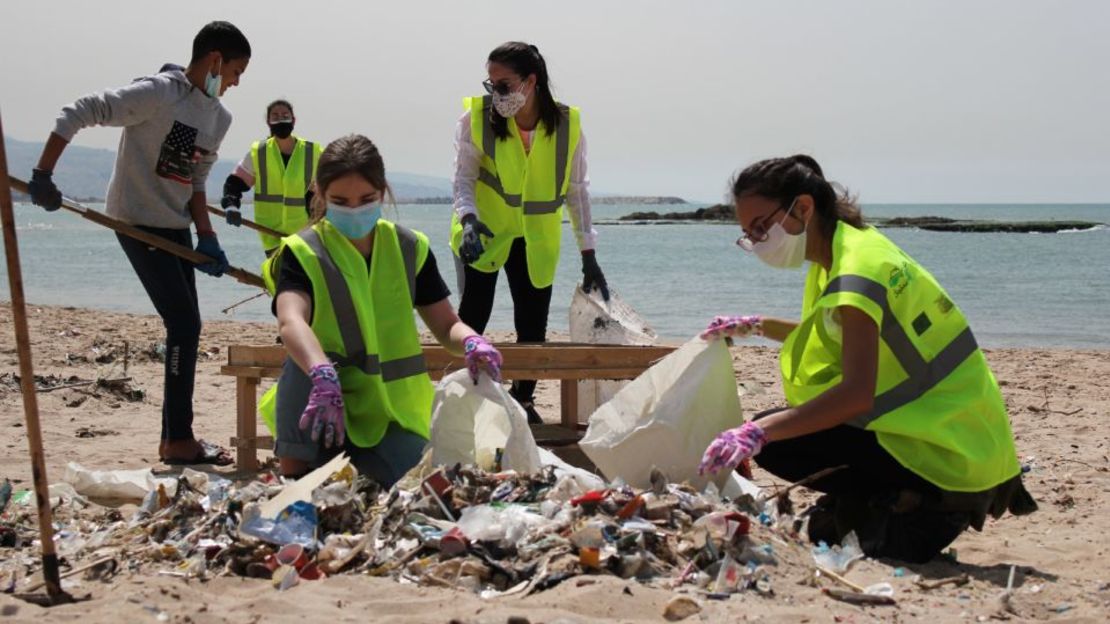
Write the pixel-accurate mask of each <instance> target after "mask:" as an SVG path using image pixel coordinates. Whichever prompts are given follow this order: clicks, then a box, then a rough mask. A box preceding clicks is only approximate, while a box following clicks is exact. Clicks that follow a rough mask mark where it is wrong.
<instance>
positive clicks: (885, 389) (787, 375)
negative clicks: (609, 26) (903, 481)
mask: <svg viewBox="0 0 1110 624" xmlns="http://www.w3.org/2000/svg"><path fill="white" fill-rule="evenodd" d="M832 257H833V263H832V267H831V268H830V270H829V271H828V272H826V271H825V269H824V268H823V267H821V266H820V265H818V264H812V265H811V266H810V269H809V274H808V276H807V278H806V286H805V296H804V300H803V303H802V321H801V323H800V324H799V325H798V327H797V328H796V329H794V331H792V332H791V333H790V335H789V336H788V337H787V339H786V341H785V342H784V343H783V347H782V352H781V354H780V358H779V359H780V367H781V372H782V382H783V390H784V392H785V394H786V398H787V401H788V402H789V403H790V404H791V405H800V404H802V403H806V402H807V401H810V400H812V399H813V398H815V397H816V396H818V395H820V394H821V393H823V392H825V391H826V390H828V389H830V388H832V387H833V386H835V385H837V384H839V383H840V381H841V379H842V374H843V362H842V360H841V344H842V335H841V333H840V331H839V324H838V322H837V321H836V320H835V319H834V318H833V317H832V316H833V312H834V310H835V309H836V308H837V307H839V306H851V307H853V308H858V309H860V310H862V311H863V312H864V313H866V314H867V315H868V316H870V317H871V318H872V319H873V320H874V321H875V323H876V324H877V325H878V326H879V331H880V337H881V341H880V347H879V371H878V376H877V379H876V386H875V403H874V407H873V408H872V410H871V411H870V412H869V413H867V414H864V415H863V416H860V417H859V418H857V419H855V420H854V421H852V422H851V423H850V424H852V425H854V426H857V427H860V428H865V429H868V430H870V431H874V432H875V433H876V435H877V437H878V441H879V444H881V445H882V447H883V448H884V449H886V450H887V451H888V452H889V453H890V454H891V455H892V456H893V457H894V458H895V459H897V460H898V462H899V463H901V464H902V465H903V466H905V467H906V468H908V469H909V470H911V471H913V472H914V473H916V474H917V475H919V476H921V477H922V478H923V479H925V480H927V481H929V482H930V483H934V484H936V485H937V486H939V487H940V488H942V489H944V490H948V491H954V492H982V491H984V490H987V489H989V488H992V487H994V486H996V485H999V484H1000V483H1002V482H1004V481H1007V480H1009V479H1011V478H1013V477H1014V476H1016V475H1017V474H1018V473H1019V472H1020V470H1021V469H1020V465H1019V463H1018V459H1017V452H1016V450H1015V449H1014V437H1013V433H1012V432H1011V431H1010V420H1009V417H1008V416H1007V414H1006V405H1005V403H1004V402H1003V400H1002V393H1001V392H1000V391H999V389H998V383H997V382H996V381H995V378H994V375H993V374H992V373H991V370H990V367H989V366H988V365H987V360H986V357H985V356H984V355H983V352H982V351H981V350H980V349H979V346H978V344H976V342H975V337H974V336H973V335H972V333H971V328H970V327H968V324H967V319H966V318H965V317H964V315H963V313H962V312H961V311H960V309H959V308H958V307H956V304H955V303H953V302H952V300H951V299H950V298H949V297H948V294H947V293H945V291H944V289H943V288H941V287H940V285H939V284H938V283H937V281H936V279H934V278H933V276H932V275H931V274H930V273H929V272H928V271H926V270H925V268H924V267H922V266H921V265H919V264H918V263H917V262H915V261H914V260H913V258H911V257H910V256H909V255H907V254H906V253H905V252H903V251H902V250H901V249H899V248H898V246H896V245H895V244H894V243H892V242H891V241H890V239H888V238H887V237H885V236H883V235H882V234H880V233H879V232H878V230H876V229H875V228H872V227H868V228H864V229H857V228H855V227H852V226H851V225H848V224H846V223H843V222H840V223H838V224H837V228H836V234H835V235H834V237H833V243H832Z"/></svg>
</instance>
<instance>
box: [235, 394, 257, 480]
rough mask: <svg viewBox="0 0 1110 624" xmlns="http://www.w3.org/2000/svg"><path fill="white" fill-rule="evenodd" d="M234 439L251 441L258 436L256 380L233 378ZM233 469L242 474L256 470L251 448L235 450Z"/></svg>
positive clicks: (255, 460)
mask: <svg viewBox="0 0 1110 624" xmlns="http://www.w3.org/2000/svg"><path fill="white" fill-rule="evenodd" d="M235 419H236V423H235V437H236V438H238V439H240V440H244V439H245V440H253V439H254V438H255V437H257V435H258V380H257V379H254V378H251V377H236V378H235ZM235 467H236V468H238V469H239V470H241V471H243V472H254V471H256V470H258V453H257V451H256V450H255V449H253V448H242V447H239V448H237V449H235Z"/></svg>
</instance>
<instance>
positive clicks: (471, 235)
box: [459, 214, 493, 264]
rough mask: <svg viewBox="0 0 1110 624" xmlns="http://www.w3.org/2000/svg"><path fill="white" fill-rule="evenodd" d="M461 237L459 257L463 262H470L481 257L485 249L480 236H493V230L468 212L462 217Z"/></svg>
mask: <svg viewBox="0 0 1110 624" xmlns="http://www.w3.org/2000/svg"><path fill="white" fill-rule="evenodd" d="M462 226H463V239H462V244H461V245H459V259H460V260H462V261H463V264H471V263H473V262H475V261H476V260H478V258H479V257H481V255H482V253H483V252H484V251H485V247H483V246H482V238H481V237H482V236H485V237H486V238H493V232H491V231H490V229H489V228H488V227H486V224H485V223H482V222H481V221H479V220H478V216H477V215H473V214H468V215H466V216H465V217H463V218H462Z"/></svg>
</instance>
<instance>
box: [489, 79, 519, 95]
mask: <svg viewBox="0 0 1110 624" xmlns="http://www.w3.org/2000/svg"><path fill="white" fill-rule="evenodd" d="M482 87H483V88H485V90H486V93H489V94H490V95H493V94H494V93H496V94H497V95H508V94H509V93H511V92H512V91H514V90H515V89H514V87H513V85H511V84H509V81H507V80H499V81H498V82H497V83H494V82H493V81H492V80H483V81H482Z"/></svg>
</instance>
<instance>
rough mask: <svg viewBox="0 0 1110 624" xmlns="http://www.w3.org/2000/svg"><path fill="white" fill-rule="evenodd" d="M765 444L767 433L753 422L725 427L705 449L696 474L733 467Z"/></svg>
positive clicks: (754, 453)
mask: <svg viewBox="0 0 1110 624" xmlns="http://www.w3.org/2000/svg"><path fill="white" fill-rule="evenodd" d="M764 444H767V434H766V433H764V432H763V428H762V427H760V426H759V425H757V424H755V423H754V422H751V421H749V422H746V423H744V424H743V425H740V426H739V427H737V428H735V429H726V430H725V431H722V432H721V433H719V434H717V437H716V438H715V439H714V440H713V441H712V442H710V443H709V447H708V448H706V449H705V455H702V457H701V464H700V465H699V466H698V474H705V473H707V472H717V471H719V470H721V469H722V468H728V469H729V470H732V469H733V468H735V467H737V466H739V465H740V462H742V461H744V460H745V459H748V458H749V457H754V456H755V455H758V454H759V451H760V450H761V449H762V448H763V445H764Z"/></svg>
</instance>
